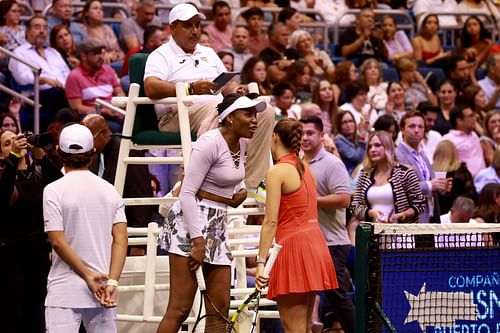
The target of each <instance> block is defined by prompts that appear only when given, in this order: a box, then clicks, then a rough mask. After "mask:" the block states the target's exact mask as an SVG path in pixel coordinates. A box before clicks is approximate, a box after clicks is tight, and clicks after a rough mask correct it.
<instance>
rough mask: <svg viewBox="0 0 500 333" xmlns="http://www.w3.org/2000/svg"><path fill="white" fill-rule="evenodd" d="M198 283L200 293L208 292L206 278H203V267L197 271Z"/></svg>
mask: <svg viewBox="0 0 500 333" xmlns="http://www.w3.org/2000/svg"><path fill="white" fill-rule="evenodd" d="M196 281H197V282H198V289H200V291H205V290H207V286H206V284H205V277H204V276H203V269H202V268H201V265H200V267H198V269H197V270H196Z"/></svg>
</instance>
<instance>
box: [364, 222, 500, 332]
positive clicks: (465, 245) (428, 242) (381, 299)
mask: <svg viewBox="0 0 500 333" xmlns="http://www.w3.org/2000/svg"><path fill="white" fill-rule="evenodd" d="M499 241H500V224H484V223H483V224H471V223H464V224H462V223H460V224H447V225H439V224H425V225H424V224H410V225H403V224H370V223H362V224H360V226H358V229H357V234H356V316H357V320H356V322H357V332H405V333H406V332H408V333H412V332H419V333H420V332H433V333H445V332H446V333H500V244H499V243H500V242H499Z"/></svg>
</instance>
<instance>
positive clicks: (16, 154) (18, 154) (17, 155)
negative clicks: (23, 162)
mask: <svg viewBox="0 0 500 333" xmlns="http://www.w3.org/2000/svg"><path fill="white" fill-rule="evenodd" d="M10 153H11V154H12V155H14V156H15V157H17V158H21V154H20V153H15V152H14V151H13V150H11V151H10Z"/></svg>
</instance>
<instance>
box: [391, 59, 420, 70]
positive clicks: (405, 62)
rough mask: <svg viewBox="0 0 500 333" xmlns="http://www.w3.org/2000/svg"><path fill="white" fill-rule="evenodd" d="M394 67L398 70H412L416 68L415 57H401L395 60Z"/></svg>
mask: <svg viewBox="0 0 500 333" xmlns="http://www.w3.org/2000/svg"><path fill="white" fill-rule="evenodd" d="M396 68H397V69H398V71H400V72H413V71H415V70H417V68H418V65H417V62H416V61H415V59H413V58H409V57H403V58H400V59H398V60H397V61H396Z"/></svg>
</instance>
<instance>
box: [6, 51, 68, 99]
mask: <svg viewBox="0 0 500 333" xmlns="http://www.w3.org/2000/svg"><path fill="white" fill-rule="evenodd" d="M14 53H15V54H16V55H18V56H20V57H21V58H22V59H24V60H26V61H27V62H29V63H31V64H33V65H36V66H39V67H40V68H41V69H42V72H41V74H40V76H41V77H46V78H49V79H54V80H57V81H59V82H61V83H62V84H63V85H65V84H66V78H67V77H68V74H69V72H70V69H69V67H68V65H67V64H66V62H65V61H64V59H63V58H62V56H61V54H60V53H59V52H58V51H57V50H56V49H53V48H51V47H46V48H45V58H43V57H42V56H40V54H39V53H38V52H37V50H36V49H35V47H34V46H33V45H31V44H30V43H28V42H26V43H24V44H23V45H21V46H19V47H17V48H16V49H15V50H14ZM9 70H10V71H11V73H12V76H14V79H15V80H16V82H17V83H18V84H19V85H22V86H24V85H28V84H33V83H34V82H35V76H34V75H33V71H32V70H31V69H30V68H29V67H28V66H26V65H24V64H22V63H20V62H19V61H17V60H15V59H13V58H11V59H10V61H9ZM50 88H52V86H51V85H48V84H43V85H40V90H47V89H50Z"/></svg>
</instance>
